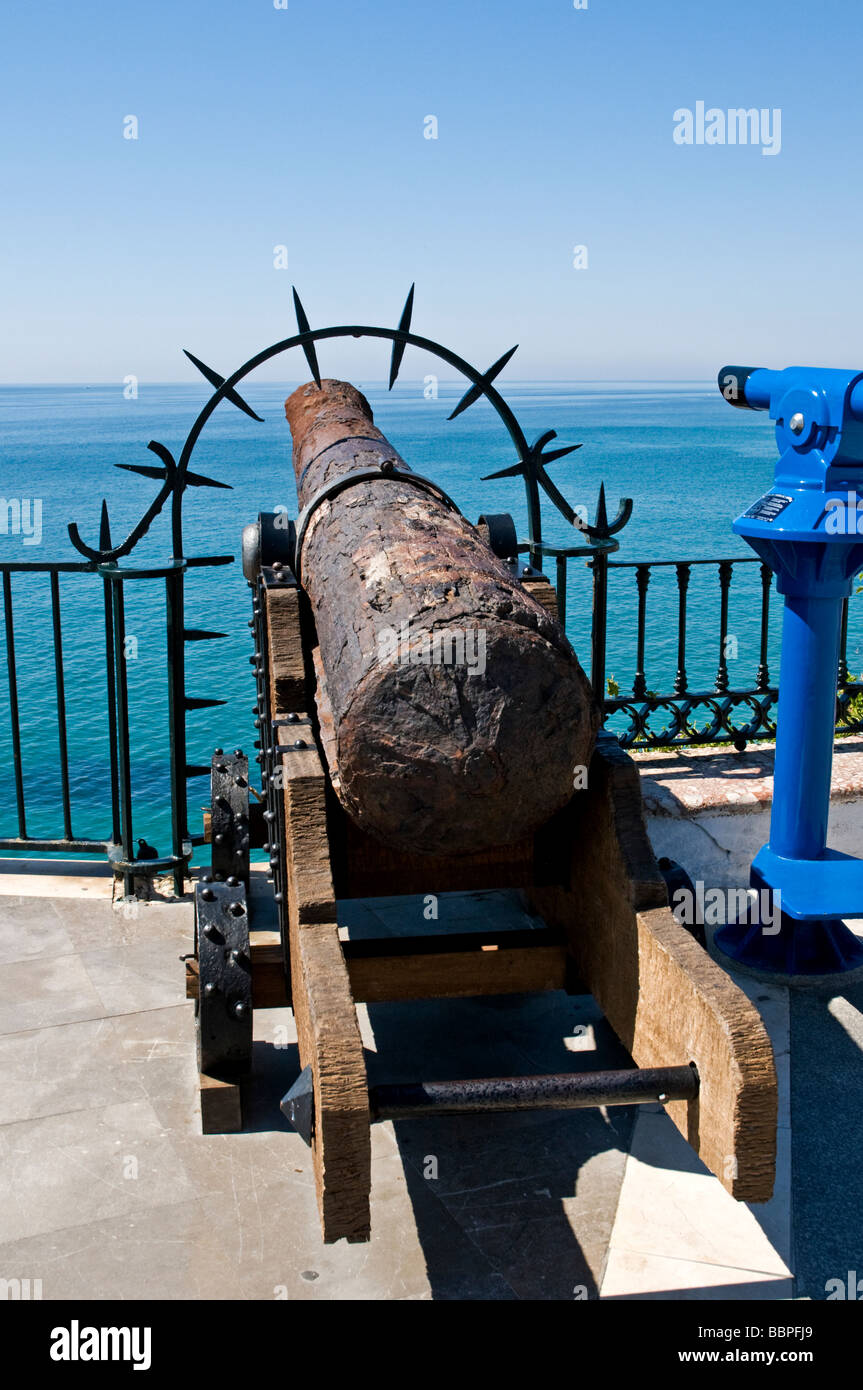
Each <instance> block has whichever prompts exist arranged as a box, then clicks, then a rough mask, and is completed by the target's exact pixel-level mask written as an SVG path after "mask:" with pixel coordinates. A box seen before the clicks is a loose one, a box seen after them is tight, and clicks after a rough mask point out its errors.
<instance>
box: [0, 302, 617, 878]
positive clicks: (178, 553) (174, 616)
mask: <svg viewBox="0 0 863 1390" xmlns="http://www.w3.org/2000/svg"><path fill="white" fill-rule="evenodd" d="M293 301H294V310H295V314H296V320H297V330H298V331H297V332H296V333H295V334H293V335H292V336H290V337H288V338H285V339H283V340H282V341H280V342H278V343H274V344H273V345H272V346H271V347H268V348H265V349H264V350H263V351H262V352H259V353H257V354H256V355H255V356H254V357H252V358H250V359H249V360H248V361H247V362H245V363H243V365H242V366H240V367H238V368H237V369H236V370H235V371H234V372H232V373H231V375H230V376H223V375H222V374H221V373H220V372H217V371H216V370H215V369H214V368H212V367H210V366H208V365H207V363H205V362H203V361H202V360H201V358H199V357H197V356H196V355H195V354H193V353H192V352H189V351H188V350H186V352H185V355H186V357H187V359H188V360H189V361H190V362H191V363H192V365H193V366H194V367H195V368H196V370H197V371H199V372H200V373H201V375H202V376H203V377H204V378H205V380H206V381H207V382H208V383H209V384H210V385H211V386H212V387H213V388H214V390H213V394H212V395H211V396H210V397H209V399H208V400H207V401H206V403H205V404H204V406H203V408H202V409H201V411H200V412H199V414H198V416H197V418H196V419H195V421H194V422H193V424H192V426H191V429H190V430H189V433H188V435H187V436H186V439H185V441H184V444H183V447H182V449H181V451H180V453H179V456H178V457H176V458H175V456H174V454H173V453H172V452H171V450H170V449H168V448H167V446H166V445H164V444H162V443H160V442H158V441H156V440H151V441H150V443H149V444H148V446H147V447H148V449H149V450H150V452H151V453H152V454H154V455H155V456H156V458H157V459H158V460H159V463H148V464H144V463H142V464H127V463H123V464H117V465H116V466H117V467H118V468H121V469H123V470H124V471H126V472H131V473H136V474H138V475H140V476H142V477H144V478H147V479H152V480H154V481H156V482H158V483H159V485H160V486H159V488H158V491H157V493H156V495H155V497H154V498H153V500H152V501H151V502H150V504H149V505H148V506H147V508H146V509H145V511H144V513H143V515H142V516H141V518H140V520H139V521H138V522H137V523H136V524H135V525H134V526H133V528H132V530H131V531H130V532H129V534H128V535H127V536H126V537H125V539H124V540H122V541H120V542H119V543H116V544H115V543H114V541H113V540H112V537H111V528H110V524H109V519H108V509H107V504H106V503H105V502H103V503H102V512H101V519H100V528H99V541H98V545H97V546H90V545H88V544H87V542H86V541H85V540H84V539H83V537H82V534H81V531H80V529H79V527H78V525H77V524H76V523H75V522H72V523H71V524H70V525H69V527H68V531H69V538H70V540H71V543H72V545H73V546H74V547H75V549H76V550H77V551H78V553H79V554H80V555H81V556H82V557H83V563H73V564H69V563H65V564H64V563H58V564H55V565H50V564H47V565H28V564H26V563H22V564H5V565H3V566H0V572H2V574H3V592H4V612H5V617H6V648H7V666H8V672H9V694H10V718H11V726H12V743H13V761H14V768H15V788H16V803H17V808H18V828H19V835H18V836H17V837H13V838H7V839H5V840H3V839H0V849H10V848H21V847H27V848H29V849H45V850H47V849H60V850H64V849H65V850H69V851H88V850H93V849H96V848H100V847H103V846H104V847H105V848H106V849H107V850H108V853H109V856H110V857H111V859H112V861H113V863H114V866H115V870H116V871H117V872H118V873H122V875H123V878H124V886H125V888H126V891H127V892H129V891H131V886H132V882H133V878H134V876H135V874H136V873H139V872H147V873H152V872H153V871H155V870H158V869H169V870H171V871H172V872H173V874H174V879H175V885H176V887H177V890H178V892H179V891H181V890H182V887H183V879H184V875H185V870H186V866H187V864H188V860H189V856H190V854H191V849H192V846H193V844H194V843H195V841H196V840H199V839H200V838H201V837H200V836H194V837H193V836H191V835H190V834H189V828H188V815H187V797H186V780H187V779H188V778H191V777H197V776H203V775H204V774H205V773H206V772H208V771H209V764H189V763H188V762H187V757H186V717H187V715H188V714H189V713H191V712H193V711H196V710H201V709H207V708H211V707H213V706H216V705H219V704H222V703H224V702H223V701H221V700H217V699H211V698H210V697H208V696H204V695H189V694H188V693H187V692H186V688H185V645H186V643H188V642H199V641H210V640H216V639H218V638H219V637H222V636H223V635H224V634H222V633H218V632H209V631H206V630H204V629H201V628H193V627H186V625H185V621H184V576H185V573H186V571H187V570H188V569H190V568H192V567H195V566H199V565H223V564H229V563H231V561H232V559H233V557H232V556H199V557H189V556H186V555H185V552H184V546H183V512H182V507H183V497H184V494H185V491H186V489H187V488H190V487H194V488H201V487H211V488H228V487H230V484H228V483H223V482H220V481H218V480H217V479H215V478H211V477H209V476H207V475H205V474H202V473H196V472H193V471H192V470H191V468H190V461H191V459H192V455H193V453H194V450H195V447H196V445H197V442H198V440H199V438H200V435H201V432H202V430H203V429H204V426H205V425H206V423H207V421H208V420H209V418H210V416H211V415H212V414H213V412H214V410H215V409H216V407H217V406H218V405H219V404H220V402H221V401H227V402H228V403H229V404H230V405H233V406H234V407H236V408H237V409H238V410H240V411H242V413H243V414H245V415H247V416H248V417H249V418H250V419H252V420H255V421H258V422H260V421H261V416H260V415H258V414H257V412H256V411H255V410H253V409H252V407H251V406H250V405H249V404H248V402H247V401H246V400H245V399H244V398H243V396H242V395H241V394H240V392H239V390H238V389H237V388H238V386H239V383H240V382H241V381H242V380H243V379H244V378H245V377H247V376H248V375H249V374H250V373H252V372H254V371H255V370H256V369H257V368H258V367H260V366H261V365H263V363H265V362H268V361H270V360H271V359H272V358H274V357H276V356H278V355H280V354H281V353H284V352H287V351H289V350H290V349H292V348H295V347H299V348H300V349H301V350H302V352H303V354H304V356H305V359H306V362H307V364H308V367H309V370H310V371H311V374H312V377H313V379H314V381H315V382H316V383H317V385H318V386H320V384H321V371H320V366H319V362H318V354H317V346H318V344H320V343H321V342H323V341H326V340H329V339H339V338H362V337H367V338H380V339H383V340H388V341H389V342H391V344H392V347H391V355H390V364H389V386H390V389H392V387H393V386H394V385H395V383H396V381H397V379H398V375H399V371H400V369H401V366H402V362H403V359H404V356H405V352H406V350H407V348H408V347H409V346H410V347H415V348H418V349H419V350H420V351H422V352H426V353H429V354H431V355H432V356H434V357H437V358H438V359H440V360H441V361H443V362H445V363H446V364H447V365H448V366H450V367H452V368H453V369H454V370H455V371H457V372H458V373H459V374H460V375H462V376H463V377H464V378H465V379H466V380H467V382H468V383H469V385H468V387H467V390H466V391H465V392H464V394H463V395H462V396H461V398H460V399H459V401H458V403H457V404H456V406H455V408H454V409H453V410H452V412H451V414H450V416H449V419H450V420H454V419H457V418H458V416H459V415H461V414H463V413H464V412H465V411H466V410H468V409H469V408H470V407H471V406H472V405H474V404H475V403H476V402H477V401H479V400H482V399H485V400H486V401H488V402H489V404H490V405H491V406H492V407H493V409H494V410H495V411H496V413H497V415H498V417H499V419H500V420H501V422H502V424H503V426H504V428H505V429H506V431H507V433H508V434H509V437H510V440H511V442H512V444H513V447H514V450H515V455H516V459H515V462H514V463H513V464H511V465H508V466H507V467H505V468H503V469H500V470H498V471H497V472H496V473H492V474H490V475H488V479H489V480H491V479H498V478H508V477H516V476H519V477H521V478H522V481H523V483H524V487H525V494H526V500H527V518H528V536H527V539H526V541H525V542H523V543H522V544H521V545H520V546H519V551H520V552H522V553H525V552H526V553H527V555H528V558H529V561H530V563H531V565H535V566H539V565H541V563H542V559H543V557H549V558H554V559H555V561H556V566H557V579H558V587H559V595H560V603H561V609H562V613H563V615H564V619H565V609H566V567H567V562H568V560H569V559H570V558H573V557H574V556H578V555H590V556H592V557H593V560H594V563H595V564H596V565H598V566H600V570H599V571H598V572H599V573H603V574H604V573H605V571H604V569H603V568H602V567H603V566H604V565H605V563H606V561H607V556H608V554H609V553H611V552H612V551H614V550H616V549H617V548H618V542H617V541H616V540H614V539H613V537H614V535H615V533H616V532H618V531H619V530H621V528H622V527H623V526H624V525H625V524H626V522H627V521H628V519H629V516H630V514H631V511H632V502H631V500H630V499H622V501H621V507H620V510H619V512H618V514H617V516H616V518H615V519H614V521H613V522H612V523H609V522H608V518H607V515H606V507H605V492H604V489H602V488H601V489H600V495H599V504H598V507H597V515H596V521H595V523H594V525H593V526H591V525H589V524H588V523H586V522H584V521H582V520H581V518H580V516H579V515H578V513H577V512H576V510H575V509H574V508H573V507H571V506H570V504H569V503H568V502H567V500H566V498H565V497H564V496H563V494H562V493H561V492H560V490H559V488H558V487H557V486H556V484H555V483H554V482H553V481H552V480H551V478H550V477H549V476H548V473H547V468H548V466H549V465H550V464H552V463H554V462H556V461H558V460H559V459H562V458H564V457H566V456H567V455H569V454H571V453H574V452H575V450H577V449H579V448H580V447H581V446H580V445H578V444H571V445H563V446H561V447H558V448H556V449H549V448H548V447H547V446H548V445H549V444H550V443H551V441H552V440H554V439H555V438H556V432H555V431H554V430H547V431H545V432H544V433H543V434H541V435H540V436H539V437H538V438H537V439H536V440H535V441H534V442H533V443H529V442H528V440H527V438H526V436H525V434H524V431H523V430H522V428H521V425H520V424H519V422H518V420H517V419H516V416H515V414H514V413H513V411H512V410H511V408H510V407H509V405H508V404H507V402H506V401H505V400H504V398H503V396H502V395H501V394H500V392H499V390H498V388H497V386H496V384H495V383H496V381H497V378H498V377H499V376H500V374H501V373H502V372H503V370H504V368H505V367H506V366H507V365H508V363H509V362H510V361H511V359H512V357H513V355H514V353H515V352H516V347H512V348H510V349H508V351H507V352H505V353H503V355H502V356H500V357H499V358H498V359H497V361H495V362H494V363H493V364H492V366H491V367H489V368H488V369H487V370H485V371H480V370H478V369H477V368H475V367H473V366H472V365H471V364H470V363H469V362H467V361H465V359H464V358H462V357H460V356H459V355H458V354H457V353H454V352H452V351H451V350H450V349H449V348H446V347H444V346H443V345H442V344H440V343H437V342H434V341H433V340H431V339H430V338H425V337H423V336H421V335H419V334H416V333H414V332H413V331H412V328H411V323H412V318H413V309H414V287H413V286H411V289H410V291H409V293H408V296H407V299H406V301H405V305H404V308H403V310H402V313H401V316H400V318H399V322H398V326H397V327H396V328H394V329H391V328H383V327H377V326H371V325H362V324H347V325H341V326H335V327H328V328H320V329H313V328H312V327H311V325H310V323H309V319H308V316H307V314H306V311H305V309H304V308H303V305H302V302H301V301H300V297H299V295H298V294H297V291H296V289H294V291H293ZM542 494H544V495H545V497H546V498H547V499H548V500H549V501H550V502H551V503H552V504H553V506H554V507H555V508H556V509H557V511H558V512H559V513H560V514H561V515H562V516H563V517H564V519H565V520H566V521H567V522H568V523H569V524H570V525H572V526H573V528H574V529H575V530H576V531H577V532H578V533H579V536H580V537H582V538H583V544H581V545H576V546H569V547H567V546H550V545H546V544H545V543H544V541H543V526H542V522H543V518H542V509H541V495H542ZM169 500H170V504H171V506H170V524H171V551H172V554H171V559H170V561H168V562H167V563H165V564H162V565H157V566H149V567H137V568H136V567H128V566H121V565H120V563H119V562H120V561H121V560H124V559H126V557H128V556H129V555H130V554H131V553H132V551H133V550H134V549H135V547H136V546H137V545H138V543H139V542H140V541H141V540H142V538H143V537H144V536H145V535H146V534H147V533H148V531H149V530H150V528H151V526H152V524H153V522H154V521H155V520H156V519H157V517H159V515H160V514H161V513H162V511H163V510H164V509H165V508H166V506H167V504H168V502H169ZM28 569H29V570H41V571H43V572H48V573H50V575H51V586H52V587H51V602H52V615H53V624H54V651H55V675H56V682H57V705H58V719H59V727H60V764H61V802H62V818H63V834H62V835H61V836H58V837H56V839H52V840H47V839H43V840H39V839H35V838H33V837H30V836H28V835H27V830H26V816H25V799H24V782H23V773H22V761H21V740H20V712H19V708H18V701H17V679H16V668H15V649H14V628H13V605H12V584H11V574H12V572H14V571H23V570H28ZM72 571H76V572H82V573H87V572H89V573H93V572H95V573H97V574H98V575H99V576H100V577H101V579H102V582H103V598H104V613H105V661H106V677H107V714H108V720H107V722H108V741H109V748H110V778H111V836H110V839H109V840H107V841H100V840H99V839H97V838H95V837H93V838H89V839H76V838H75V837H74V835H73V833H72V808H71V803H70V794H69V769H68V749H67V742H66V705H65V685H64V679H63V651H62V635H61V630H60V589H59V575H60V574H61V573H63V572H70V573H71V572H72ZM143 578H154V579H161V580H162V581H163V582H164V584H165V595H166V612H167V634H168V635H167V660H166V666H167V676H168V717H169V726H170V728H169V732H170V763H171V806H172V852H171V854H170V855H169V856H165V857H164V858H156V859H153V858H148V859H144V858H141V857H137V858H136V857H135V855H134V854H133V852H132V845H133V825H132V818H133V797H132V788H131V758H130V729H129V702H128V690H127V682H126V665H125V662H126V656H125V601H124V586H125V584H126V583H127V582H131V581H133V580H137V579H143ZM603 621H604V618H603ZM597 660H598V658H597V656H596V653H595V655H594V682H595V683H596V681H597V680H600V682H602V672H601V671H600V670H599V668H598V665H597ZM599 688H600V689H601V683H600V687H599Z"/></svg>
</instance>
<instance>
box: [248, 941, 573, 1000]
mask: <svg viewBox="0 0 863 1390" xmlns="http://www.w3.org/2000/svg"><path fill="white" fill-rule="evenodd" d="M341 948H342V953H343V955H344V958H345V960H346V963H347V969H348V979H349V981H350V988H351V995H352V996H353V999H354V1002H355V1003H358V1004H359V1003H366V1004H380V1003H382V1002H384V1001H385V1000H392V999H467V998H471V997H472V996H474V995H483V994H486V995H487V994H536V993H541V992H544V991H545V990H550V989H567V988H569V989H570V990H573V989H574V988H575V987H576V986H575V981H574V980H573V978H572V971H571V960H570V957H569V952H568V949H567V946H566V942H565V940H564V939H563V938H562V936H561V933H560V932H557V931H548V930H544V929H542V928H540V929H536V928H531V929H530V930H527V931H499V932H488V933H480V932H464V933H452V934H449V935H447V934H441V935H439V936H432V937H380V938H376V939H374V940H367V941H343V942H342V943H341ZM252 1002H253V1004H254V1007H255V1008H256V1009H268V1008H273V1009H274V1008H280V1007H282V1006H284V1005H285V1004H286V1003H287V1002H288V1001H287V997H286V992H285V974H284V968H283V965H282V952H281V946H280V945H279V944H278V942H277V941H270V940H266V941H260V942H256V941H254V940H253V941H252Z"/></svg>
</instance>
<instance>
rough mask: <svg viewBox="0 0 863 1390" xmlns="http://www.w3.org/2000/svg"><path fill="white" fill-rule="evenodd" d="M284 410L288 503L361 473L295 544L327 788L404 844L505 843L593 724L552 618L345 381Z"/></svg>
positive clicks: (422, 848) (588, 738) (361, 819)
mask: <svg viewBox="0 0 863 1390" xmlns="http://www.w3.org/2000/svg"><path fill="white" fill-rule="evenodd" d="M286 414H287V417H288V421H289V423H290V425H291V429H292V433H293V436H294V469H295V473H296V476H297V480H298V491H299V501H300V506H301V508H304V507H306V506H307V504H308V503H309V501H310V500H311V499H313V498H315V497H316V496H317V495H318V494H319V493H320V492H321V490H322V489H327V488H329V487H330V485H331V484H333V483H334V482H335V481H336V480H337V479H338V478H339V477H340V476H342V475H343V474H345V473H348V472H354V471H356V470H359V469H368V470H369V471H370V472H373V473H374V476H373V477H369V478H368V479H361V480H359V481H354V482H353V484H352V485H351V486H350V487H349V488H347V489H346V490H345V491H342V492H339V493H335V494H333V495H331V496H328V497H326V498H325V499H324V500H323V501H322V502H321V503H320V505H318V506H316V507H315V509H314V512H313V514H312V515H311V516H310V517H309V520H308V524H307V525H306V527H305V532H304V537H303V539H302V553H301V557H300V564H301V569H302V576H303V584H304V587H305V589H306V591H307V593H308V595H309V599H310V601H311V606H312V610H313V613H314V617H315V623H316V627H317V638H318V643H319V648H320V663H319V671H320V677H319V681H318V692H317V699H318V708H319V713H320V720H321V725H322V727H323V728H325V729H327V730H329V729H331V730H332V737H331V738H328V739H327V740H325V752H326V754H327V759H328V762H329V765H330V773H331V777H332V781H333V785H334V786H335V788H336V790H337V792H338V795H339V797H340V798H341V800H342V802H343V804H344V806H345V807H346V809H347V810H348V812H349V813H350V814H351V816H352V817H353V818H354V820H355V821H356V822H357V824H358V825H360V826H361V827H362V828H363V829H365V830H367V831H368V832H369V833H371V834H373V835H375V836H377V837H378V838H379V839H383V840H386V841H387V842H388V843H391V844H394V845H397V846H400V847H403V848H405V849H410V850H413V851H416V852H419V853H426V854H447V855H458V854H464V853H468V852H472V851H477V850H482V849H490V848H494V847H497V846H500V845H506V844H512V843H515V842H516V841H518V840H520V839H522V838H523V837H524V836H525V835H526V834H529V833H530V832H531V831H532V830H534V829H535V828H536V827H537V826H539V825H540V824H542V823H543V822H544V821H546V820H547V819H548V818H549V816H550V815H552V814H553V813H554V812H555V811H556V810H558V809H559V808H560V807H561V806H562V805H564V804H565V803H566V802H567V801H568V800H569V798H570V797H571V795H572V793H573V780H574V769H575V767H576V766H586V765H587V763H588V761H589V758H590V752H591V749H592V745H593V740H594V736H595V732H596V727H597V722H598V716H597V711H596V707H595V704H594V701H593V698H592V695H591V691H590V687H589V685H588V682H587V679H586V677H585V676H584V673H583V672H582V670H581V667H580V666H579V664H578V662H577V660H576V658H575V654H574V653H573V651H572V648H571V647H570V645H569V643H568V642H567V640H566V637H565V636H564V633H563V631H562V630H561V628H560V626H559V624H558V623H557V622H556V621H555V620H554V618H553V617H552V616H551V615H550V614H549V613H547V612H546V611H545V610H544V609H543V608H542V606H541V605H540V604H539V603H538V602H537V601H536V600H535V599H534V598H533V597H532V596H531V595H530V594H528V593H527V592H526V591H525V589H524V588H523V587H522V586H521V585H520V584H519V583H518V582H517V580H516V578H515V577H514V575H513V573H512V572H511V570H510V569H509V568H508V567H507V565H506V563H505V562H504V560H503V559H501V558H499V557H498V556H496V555H495V554H494V553H493V552H492V550H491V549H490V548H489V546H488V545H486V544H485V542H484V540H483V539H482V537H481V535H480V533H479V532H478V531H477V529H476V528H475V527H473V526H472V525H471V524H470V523H469V522H468V521H466V520H465V518H464V517H462V516H461V515H460V514H459V513H458V512H457V511H456V510H455V509H454V508H452V507H451V506H449V505H447V503H446V501H444V500H443V499H440V498H438V497H437V496H435V495H434V494H433V493H431V492H429V491H427V490H426V489H425V488H423V489H420V488H416V487H414V486H413V485H412V483H411V481H410V469H409V467H408V465H407V464H406V463H405V461H404V460H403V459H402V458H401V457H400V456H399V455H398V453H397V452H396V450H395V449H394V448H393V446H392V445H391V444H390V443H389V442H388V441H387V440H386V439H385V437H384V436H383V434H381V432H380V431H379V430H377V429H376V428H375V426H374V422H373V419H372V412H371V409H370V407H369V405H368V403H367V401H366V400H365V398H364V397H363V396H362V395H361V394H360V392H359V391H357V390H356V389H355V388H354V387H352V386H350V385H348V384H347V383H344V382H336V381H329V380H324V381H323V382H322V385H321V387H320V388H318V387H317V386H316V385H313V384H310V385H309V386H306V387H301V388H300V389H299V390H298V391H296V392H294V394H293V396H292V397H291V398H290V400H289V401H288V402H287V403H286ZM381 463H384V464H385V465H388V466H389V467H390V468H391V470H392V471H389V472H384V471H382V470H381ZM401 475H404V476H401Z"/></svg>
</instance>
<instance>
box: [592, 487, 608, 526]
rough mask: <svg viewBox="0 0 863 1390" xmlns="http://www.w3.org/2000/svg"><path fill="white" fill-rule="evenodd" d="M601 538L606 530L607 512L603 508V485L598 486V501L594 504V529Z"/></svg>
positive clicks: (604, 507)
mask: <svg viewBox="0 0 863 1390" xmlns="http://www.w3.org/2000/svg"><path fill="white" fill-rule="evenodd" d="M594 529H595V530H596V531H598V532H599V534H600V535H601V536H604V535H605V533H606V531H607V530H608V511H607V510H606V506H605V483H600V484H599V499H598V501H597V503H596V525H595V528H594Z"/></svg>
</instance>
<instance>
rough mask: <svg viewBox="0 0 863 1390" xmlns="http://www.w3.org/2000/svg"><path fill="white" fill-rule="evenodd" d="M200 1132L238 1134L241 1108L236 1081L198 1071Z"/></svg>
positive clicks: (241, 1121) (241, 1123)
mask: <svg viewBox="0 0 863 1390" xmlns="http://www.w3.org/2000/svg"><path fill="white" fill-rule="evenodd" d="M198 1094H199V1097H200V1102H201V1133H202V1134H239V1132H240V1130H241V1129H242V1128H243V1110H242V1104H241V1096H240V1085H239V1082H238V1081H226V1080H225V1079H224V1078H222V1077H218V1076H207V1075H206V1074H205V1073H204V1072H199V1073H198Z"/></svg>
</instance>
